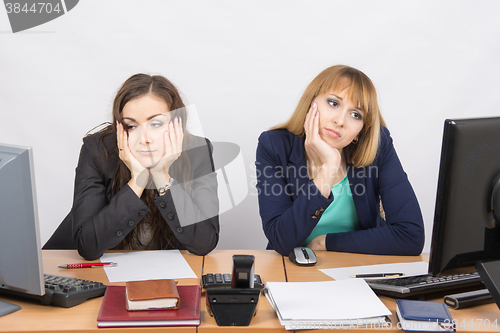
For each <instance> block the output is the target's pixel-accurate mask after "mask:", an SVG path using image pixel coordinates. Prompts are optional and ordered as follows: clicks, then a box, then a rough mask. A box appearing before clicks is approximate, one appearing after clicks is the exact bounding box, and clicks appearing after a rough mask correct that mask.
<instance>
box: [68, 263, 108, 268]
mask: <svg viewBox="0 0 500 333" xmlns="http://www.w3.org/2000/svg"><path fill="white" fill-rule="evenodd" d="M104 266H106V267H116V262H96V263H93V264H67V265H60V266H59V267H60V268H92V267H104Z"/></svg>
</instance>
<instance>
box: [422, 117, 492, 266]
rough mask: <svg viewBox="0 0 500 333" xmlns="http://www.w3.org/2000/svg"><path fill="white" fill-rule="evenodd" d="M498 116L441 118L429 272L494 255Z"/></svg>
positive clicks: (471, 264) (468, 263) (469, 263)
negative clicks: (439, 158) (442, 126)
mask: <svg viewBox="0 0 500 333" xmlns="http://www.w3.org/2000/svg"><path fill="white" fill-rule="evenodd" d="M499 177H500V118H476V119H456V120H450V119H448V120H446V121H445V125H444V134H443V144H442V150H441V162H440V166H439V179H438V188H437V195H436V207H435V214H434V226H433V231H432V243H431V253H430V259H429V273H430V274H432V275H437V274H439V273H441V272H443V271H445V270H448V269H452V268H458V267H465V266H473V265H474V264H475V263H476V262H477V261H479V260H487V259H497V258H500V220H499V219H498V217H499V216H500V212H499V211H498V209H497V211H495V212H494V211H493V207H494V206H495V205H496V206H499V204H500V202H499V201H500V195H496V196H495V195H493V194H494V193H498V192H499V191H498V190H499V189H500V186H497V187H496V189H497V191H494V188H495V185H498V181H499Z"/></svg>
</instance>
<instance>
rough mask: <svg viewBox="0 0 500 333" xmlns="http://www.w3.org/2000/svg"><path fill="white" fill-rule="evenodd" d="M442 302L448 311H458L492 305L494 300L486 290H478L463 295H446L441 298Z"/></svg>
mask: <svg viewBox="0 0 500 333" xmlns="http://www.w3.org/2000/svg"><path fill="white" fill-rule="evenodd" d="M443 302H444V304H446V305H447V306H448V307H449V308H450V309H453V310H458V309H463V308H468V307H471V306H476V305H481V304H487V303H492V302H494V300H493V297H491V294H490V292H489V291H488V289H479V290H473V291H467V292H464V293H458V294H452V295H446V296H445V297H444V298H443Z"/></svg>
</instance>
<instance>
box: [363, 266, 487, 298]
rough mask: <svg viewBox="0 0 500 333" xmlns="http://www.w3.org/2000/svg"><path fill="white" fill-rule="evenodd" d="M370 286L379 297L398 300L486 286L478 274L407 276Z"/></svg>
mask: <svg viewBox="0 0 500 333" xmlns="http://www.w3.org/2000/svg"><path fill="white" fill-rule="evenodd" d="M368 285H369V286H370V287H371V288H372V289H373V291H375V293H376V294H378V295H386V296H391V297H397V298H406V297H410V296H415V295H420V294H429V293H433V292H441V291H445V290H451V289H458V288H470V287H473V288H481V287H484V285H483V284H482V282H481V277H480V276H479V274H478V273H477V272H473V273H463V274H454V275H447V276H440V277H434V276H432V275H429V274H427V275H418V276H405V277H398V278H392V279H386V280H377V281H369V282H368Z"/></svg>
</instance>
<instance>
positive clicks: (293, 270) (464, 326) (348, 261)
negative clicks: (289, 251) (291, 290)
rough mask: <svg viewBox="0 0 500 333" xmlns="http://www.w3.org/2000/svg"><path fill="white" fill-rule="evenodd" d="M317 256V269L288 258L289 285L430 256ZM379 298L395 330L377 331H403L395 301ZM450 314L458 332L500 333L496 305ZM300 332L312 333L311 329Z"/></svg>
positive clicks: (322, 254)
mask: <svg viewBox="0 0 500 333" xmlns="http://www.w3.org/2000/svg"><path fill="white" fill-rule="evenodd" d="M316 256H317V258H318V263H317V264H316V265H315V266H310V267H304V266H297V265H295V264H292V263H291V262H290V260H288V259H286V258H285V261H284V263H285V271H286V276H287V280H288V281H289V282H301V281H302V282H307V281H331V280H333V279H332V278H331V277H329V276H328V275H326V274H324V273H322V272H321V271H319V269H325V268H339V267H351V266H364V265H377V264H390V263H398V262H415V261H428V260H429V254H428V253H424V254H422V255H420V256H415V257H401V256H376V255H361V254H355V253H339V252H326V251H317V252H316ZM450 274H454V272H453V271H451V272H450ZM380 299H381V300H382V302H383V303H384V304H385V305H386V306H387V308H388V309H389V310H390V311H391V312H392V316H390V319H391V321H392V324H393V326H394V327H393V328H392V329H376V331H377V332H378V331H380V332H381V333H382V332H391V331H392V332H393V331H400V330H398V329H397V328H396V327H395V326H396V325H397V323H398V319H397V315H396V300H395V299H394V298H391V297H385V296H380ZM426 300H428V301H433V302H443V298H442V297H440V298H429V299H426ZM450 313H451V316H452V317H453V318H454V319H455V320H456V322H457V332H485V333H486V332H500V310H499V309H498V307H497V305H496V304H495V303H492V304H485V305H481V306H475V307H472V308H468V309H460V310H451V309H450ZM495 321H496V325H497V327H496V328H495V327H493V323H494V322H495ZM372 331H373V329H372ZM300 332H304V333H305V332H312V330H306V331H300Z"/></svg>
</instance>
